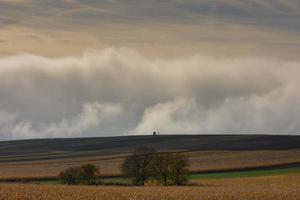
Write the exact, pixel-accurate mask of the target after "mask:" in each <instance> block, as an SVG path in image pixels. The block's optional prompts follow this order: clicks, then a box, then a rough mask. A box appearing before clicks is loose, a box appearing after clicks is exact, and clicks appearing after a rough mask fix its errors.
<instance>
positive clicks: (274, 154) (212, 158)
mask: <svg viewBox="0 0 300 200" xmlns="http://www.w3.org/2000/svg"><path fill="white" fill-rule="evenodd" d="M185 154H187V155H188V156H189V158H190V166H189V169H190V171H192V172H200V171H208V170H226V169H242V168H249V167H253V168H254V167H263V166H276V165H281V164H291V163H299V162H300V150H272V151H192V152H186V153H185ZM126 155H127V154H115V155H99V156H95V155H93V156H88V155H87V156H82V157H74V158H65V159H56V158H55V159H46V157H44V158H43V159H41V160H30V161H22V162H21V161H18V162H16V161H13V160H11V161H9V162H0V179H7V178H8V179H9V178H26V177H32V178H38V177H55V176H57V174H58V173H59V172H60V171H62V170H64V169H65V168H67V167H70V166H79V165H82V164H85V163H92V164H95V165H97V166H99V168H100V171H101V174H102V175H103V176H110V175H120V173H121V172H120V166H121V164H122V162H123V159H124V158H125V156H126Z"/></svg>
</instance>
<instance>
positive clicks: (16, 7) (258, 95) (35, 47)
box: [0, 0, 300, 140]
mask: <svg viewBox="0 0 300 200" xmlns="http://www.w3.org/2000/svg"><path fill="white" fill-rule="evenodd" d="M299 52H300V1H298V0H0V140H15V139H28V138H57V137H92V136H117V135H135V134H151V133H152V131H154V130H155V131H159V132H160V133H161V134H300V132H299V130H300V123H299V122H300V107H299V106H298V104H299V103H298V102H300V89H299V85H300V79H299V75H300V57H299Z"/></svg>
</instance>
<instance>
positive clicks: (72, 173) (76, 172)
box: [58, 167, 81, 185]
mask: <svg viewBox="0 0 300 200" xmlns="http://www.w3.org/2000/svg"><path fill="white" fill-rule="evenodd" d="M80 175H81V168H80V167H69V168H67V169H66V170H64V171H62V172H60V173H59V175H58V176H59V179H60V180H61V182H62V183H64V184H68V185H75V184H78V183H79V177H80Z"/></svg>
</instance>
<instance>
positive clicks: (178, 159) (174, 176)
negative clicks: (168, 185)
mask: <svg viewBox="0 0 300 200" xmlns="http://www.w3.org/2000/svg"><path fill="white" fill-rule="evenodd" d="M170 159H171V162H170V164H171V165H170V179H171V182H172V184H173V185H184V184H186V183H187V182H188V178H189V177H188V169H187V167H188V157H187V156H186V155H184V154H173V155H172V156H171V158H170Z"/></svg>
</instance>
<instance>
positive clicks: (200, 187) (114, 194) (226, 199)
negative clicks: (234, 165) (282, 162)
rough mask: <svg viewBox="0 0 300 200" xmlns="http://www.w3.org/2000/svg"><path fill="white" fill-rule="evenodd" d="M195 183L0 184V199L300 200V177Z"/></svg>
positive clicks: (289, 176)
mask: <svg viewBox="0 0 300 200" xmlns="http://www.w3.org/2000/svg"><path fill="white" fill-rule="evenodd" d="M194 184H195V185H194V186H185V187H158V186H146V187H111V186H109V187H105V186H101V187H97V186H63V185H30V184H0V191H1V192H0V200H7V199H9V200H36V199H38V200H82V199H86V200H98V199H99V200H100V199H101V200H127V199H128V200H129V199H130V200H171V199H178V200H201V199H203V200H213V199H218V200H240V199H243V200H250V199H251V200H253V199H260V200H299V199H300V190H299V185H300V175H288V176H287V175H286V176H273V177H260V178H239V179H226V180H225V179H224V180H210V181H197V182H195V183H194ZM196 184H197V185H196Z"/></svg>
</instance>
